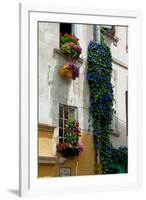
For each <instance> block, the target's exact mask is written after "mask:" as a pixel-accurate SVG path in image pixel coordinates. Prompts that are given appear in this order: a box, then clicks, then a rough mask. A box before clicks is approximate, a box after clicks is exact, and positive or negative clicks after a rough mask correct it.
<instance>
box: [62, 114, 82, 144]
mask: <svg viewBox="0 0 146 200" xmlns="http://www.w3.org/2000/svg"><path fill="white" fill-rule="evenodd" d="M79 136H80V128H79V125H78V122H76V120H75V119H72V118H70V119H68V121H67V123H66V125H65V141H66V143H69V144H71V145H72V146H76V144H77V142H78V140H79Z"/></svg>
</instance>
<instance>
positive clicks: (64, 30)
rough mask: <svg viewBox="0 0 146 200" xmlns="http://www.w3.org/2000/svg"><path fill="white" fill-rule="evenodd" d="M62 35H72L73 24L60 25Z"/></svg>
mask: <svg viewBox="0 0 146 200" xmlns="http://www.w3.org/2000/svg"><path fill="white" fill-rule="evenodd" d="M60 33H69V34H71V33H72V24H69V23H60Z"/></svg>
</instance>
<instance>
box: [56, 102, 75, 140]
mask: <svg viewBox="0 0 146 200" xmlns="http://www.w3.org/2000/svg"><path fill="white" fill-rule="evenodd" d="M69 118H74V119H76V120H77V107H74V106H68V105H63V104H60V105H59V143H63V142H65V134H64V132H65V131H64V129H65V124H66V122H67V120H68V119H69Z"/></svg>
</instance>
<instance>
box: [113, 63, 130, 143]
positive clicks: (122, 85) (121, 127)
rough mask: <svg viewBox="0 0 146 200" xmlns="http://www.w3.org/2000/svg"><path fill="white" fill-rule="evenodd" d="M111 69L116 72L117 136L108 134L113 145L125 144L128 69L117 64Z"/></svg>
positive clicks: (126, 140) (126, 141)
mask: <svg viewBox="0 0 146 200" xmlns="http://www.w3.org/2000/svg"><path fill="white" fill-rule="evenodd" d="M113 70H115V72H116V77H114V78H116V80H115V81H114V83H113V84H114V90H115V110H116V117H115V126H116V129H115V130H116V132H117V133H118V134H119V137H115V136H112V135H111V136H110V139H111V141H112V144H113V146H114V147H120V146H127V145H128V138H127V135H126V101H125V91H126V90H128V70H127V69H125V68H122V67H121V66H119V65H117V64H113Z"/></svg>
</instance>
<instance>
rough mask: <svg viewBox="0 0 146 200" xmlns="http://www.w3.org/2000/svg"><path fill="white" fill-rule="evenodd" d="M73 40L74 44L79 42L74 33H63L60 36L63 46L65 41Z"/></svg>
mask: <svg viewBox="0 0 146 200" xmlns="http://www.w3.org/2000/svg"><path fill="white" fill-rule="evenodd" d="M69 42H73V43H74V44H78V38H77V37H76V36H74V35H70V34H68V33H65V34H63V35H62V34H61V36H60V45H61V46H62V45H63V44H65V43H69Z"/></svg>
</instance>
